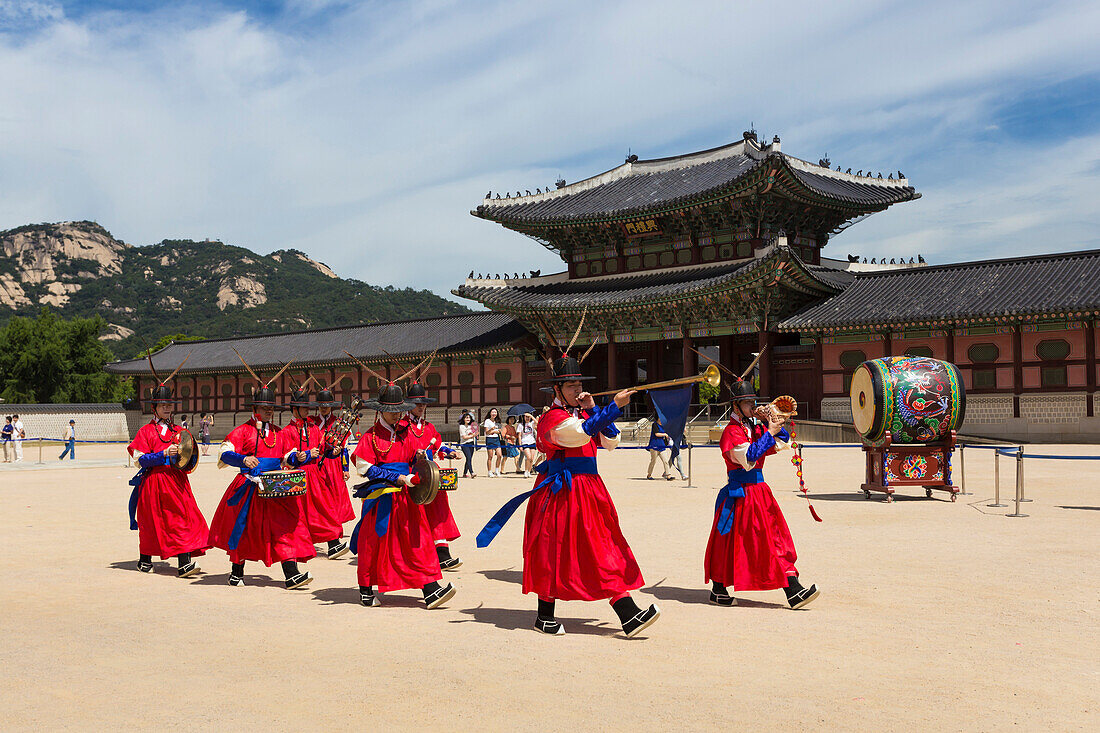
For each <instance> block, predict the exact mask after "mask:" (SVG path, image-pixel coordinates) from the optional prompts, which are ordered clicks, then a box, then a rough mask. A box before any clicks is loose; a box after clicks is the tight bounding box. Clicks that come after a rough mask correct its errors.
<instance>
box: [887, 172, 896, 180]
mask: <svg viewBox="0 0 1100 733" xmlns="http://www.w3.org/2000/svg"><path fill="white" fill-rule="evenodd" d="M886 179H887V180H889V181H892V180H894V174H893V173H891V174H890V175H888V176H887V177H886Z"/></svg>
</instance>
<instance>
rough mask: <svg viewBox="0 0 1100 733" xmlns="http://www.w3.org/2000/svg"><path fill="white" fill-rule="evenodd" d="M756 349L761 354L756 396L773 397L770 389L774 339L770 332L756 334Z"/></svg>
mask: <svg viewBox="0 0 1100 733" xmlns="http://www.w3.org/2000/svg"><path fill="white" fill-rule="evenodd" d="M756 343H757V349H758V350H759V351H761V352H762V356H761V357H760V387H759V392H758V394H761V395H765V396H768V397H773V396H774V395H772V393H771V388H772V349H773V348H774V344H775V338H774V335H773V334H772V332H771V331H759V332H758V334H757V342H756Z"/></svg>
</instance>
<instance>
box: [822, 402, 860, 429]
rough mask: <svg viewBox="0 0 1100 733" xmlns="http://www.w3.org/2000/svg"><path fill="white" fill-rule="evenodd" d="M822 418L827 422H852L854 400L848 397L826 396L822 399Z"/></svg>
mask: <svg viewBox="0 0 1100 733" xmlns="http://www.w3.org/2000/svg"><path fill="white" fill-rule="evenodd" d="M821 419H822V420H823V421H825V422H842V423H851V422H852V400H851V399H850V398H848V397H826V398H825V399H823V400H821Z"/></svg>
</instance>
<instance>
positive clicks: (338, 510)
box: [317, 414, 355, 537]
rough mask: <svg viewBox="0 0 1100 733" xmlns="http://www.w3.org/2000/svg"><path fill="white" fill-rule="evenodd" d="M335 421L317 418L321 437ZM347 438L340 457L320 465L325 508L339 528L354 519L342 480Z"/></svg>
mask: <svg viewBox="0 0 1100 733" xmlns="http://www.w3.org/2000/svg"><path fill="white" fill-rule="evenodd" d="M335 421H336V418H335V416H333V415H331V414H330V415H329V416H328V417H326V418H318V419H317V426H318V428H319V429H320V431H321V435H324V433H325V431H326V430H328V428H329V426H330V425H332V423H334V422H335ZM350 437H351V433H348V438H350ZM348 438H344V444H343V445H342V446H340V455H339V456H337V457H336V458H326V459H325V461H324V463H323V464H321V476H322V477H323V478H324V480H325V491H324V496H325V507H326V512H327V513H328V515H329V516H330V517H331V518H332V519H334V520H336V521H339V522H340V524H341V526H342V525H343V524H344V523H345V522H350V521H351V520H353V519H355V507H353V506H352V505H351V493H350V492H349V491H348V481H347V479H345V478H344V472H345V471H346V470H347V468H346V466H347V464H346V463H345V460H346V455H345V454H344V451H346V450H347V445H348ZM342 536H343V535H341V537H342Z"/></svg>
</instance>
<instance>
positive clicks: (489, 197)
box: [485, 191, 493, 199]
mask: <svg viewBox="0 0 1100 733" xmlns="http://www.w3.org/2000/svg"><path fill="white" fill-rule="evenodd" d="M492 197H493V192H492V191H490V192H489V193H487V194H485V198H487V199H491V198H492Z"/></svg>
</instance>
